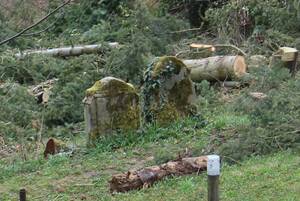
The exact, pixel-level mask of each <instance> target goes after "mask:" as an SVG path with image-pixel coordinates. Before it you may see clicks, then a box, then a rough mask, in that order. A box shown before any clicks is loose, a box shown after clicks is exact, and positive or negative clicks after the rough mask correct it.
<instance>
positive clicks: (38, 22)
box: [0, 0, 71, 45]
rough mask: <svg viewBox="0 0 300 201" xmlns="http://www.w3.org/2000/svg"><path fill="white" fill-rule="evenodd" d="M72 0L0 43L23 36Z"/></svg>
mask: <svg viewBox="0 0 300 201" xmlns="http://www.w3.org/2000/svg"><path fill="white" fill-rule="evenodd" d="M70 2H71V0H67V1H66V2H65V3H63V4H62V5H60V6H58V7H57V8H56V9H54V10H53V11H52V12H50V13H49V14H48V15H46V16H45V17H43V18H42V19H40V20H39V21H37V22H36V23H34V24H33V25H30V26H29V27H27V28H25V29H23V30H22V31H20V32H19V33H17V34H16V35H14V36H12V37H10V38H8V39H5V40H3V41H1V42H0V45H3V44H5V43H8V42H9V41H12V40H14V39H16V38H18V37H19V36H21V35H22V34H24V33H25V32H26V31H28V30H30V29H32V28H33V27H35V26H37V25H39V24H40V23H42V22H44V21H45V20H46V19H48V18H49V17H50V16H51V15H53V14H55V13H56V12H57V11H59V10H60V9H61V8H63V7H64V6H66V5H67V4H69V3H70Z"/></svg>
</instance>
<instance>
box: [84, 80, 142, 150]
mask: <svg viewBox="0 0 300 201" xmlns="http://www.w3.org/2000/svg"><path fill="white" fill-rule="evenodd" d="M83 102H84V105H85V106H84V109H85V112H84V113H85V122H86V132H87V133H88V136H89V138H88V144H89V145H94V144H95V141H96V140H97V139H98V138H99V136H102V135H108V134H110V133H114V132H117V131H125V132H126V131H129V130H135V129H138V128H139V125H140V109H139V96H138V94H137V92H136V89H135V88H134V86H133V85H131V84H129V83H126V82H124V81H123V80H120V79H117V78H114V77H106V78H103V79H101V80H99V81H97V82H96V83H95V84H94V86H92V87H91V88H89V89H87V90H86V97H85V99H84V100H83Z"/></svg>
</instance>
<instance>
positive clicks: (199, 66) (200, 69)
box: [183, 56, 247, 82]
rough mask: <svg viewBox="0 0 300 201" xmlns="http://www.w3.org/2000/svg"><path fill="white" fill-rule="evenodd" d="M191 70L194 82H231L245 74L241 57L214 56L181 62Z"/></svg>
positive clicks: (243, 60)
mask: <svg viewBox="0 0 300 201" xmlns="http://www.w3.org/2000/svg"><path fill="white" fill-rule="evenodd" d="M183 63H184V64H185V65H186V66H187V67H188V68H190V69H191V79H192V80H193V81H194V82H201V81H202V80H208V81H224V80H233V79H237V78H240V77H242V76H243V75H245V74H246V68H247V65H246V63H245V59H244V57H243V56H215V57H208V58H205V59H198V60H183Z"/></svg>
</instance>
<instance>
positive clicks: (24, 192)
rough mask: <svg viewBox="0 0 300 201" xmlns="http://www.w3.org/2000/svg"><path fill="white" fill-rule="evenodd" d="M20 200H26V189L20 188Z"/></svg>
mask: <svg viewBox="0 0 300 201" xmlns="http://www.w3.org/2000/svg"><path fill="white" fill-rule="evenodd" d="M20 201H26V189H24V188H23V189H21V190H20Z"/></svg>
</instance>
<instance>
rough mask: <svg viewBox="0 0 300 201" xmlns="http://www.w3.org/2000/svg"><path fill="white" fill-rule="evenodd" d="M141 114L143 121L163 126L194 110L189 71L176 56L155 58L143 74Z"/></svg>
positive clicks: (192, 88) (194, 96)
mask: <svg viewBox="0 0 300 201" xmlns="http://www.w3.org/2000/svg"><path fill="white" fill-rule="evenodd" d="M142 98H143V104H142V109H143V117H144V120H145V122H146V123H156V124H158V125H166V124H169V123H171V122H173V121H175V120H177V119H178V118H180V117H185V116H188V115H191V114H193V113H195V112H196V106H195V105H194V104H193V103H194V100H195V98H196V95H195V89H194V85H193V82H192V80H191V79H190V70H189V69H188V68H187V67H186V66H185V64H184V63H183V62H182V61H181V60H179V59H177V58H176V57H169V56H165V57H161V58H156V59H155V60H154V61H153V62H152V63H151V64H150V65H149V67H148V69H147V71H146V72H145V75H144V85H143V87H142Z"/></svg>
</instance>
